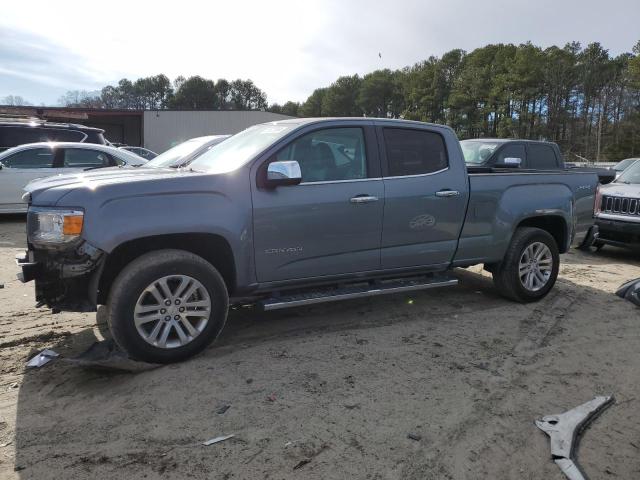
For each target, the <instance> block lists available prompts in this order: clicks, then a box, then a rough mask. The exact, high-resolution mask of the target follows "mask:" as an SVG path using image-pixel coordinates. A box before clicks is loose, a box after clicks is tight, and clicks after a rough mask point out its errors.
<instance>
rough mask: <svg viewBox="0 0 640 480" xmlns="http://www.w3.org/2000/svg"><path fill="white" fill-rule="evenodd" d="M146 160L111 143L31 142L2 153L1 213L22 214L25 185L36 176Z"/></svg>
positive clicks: (136, 164) (0, 175) (24, 206)
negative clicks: (111, 145) (110, 145)
mask: <svg viewBox="0 0 640 480" xmlns="http://www.w3.org/2000/svg"><path fill="white" fill-rule="evenodd" d="M145 163H147V162H146V160H145V159H143V158H141V157H139V156H138V155H135V154H133V153H131V152H127V151H126V150H119V149H117V148H114V147H109V146H107V145H97V144H91V143H73V142H42V143H29V144H26V145H20V146H18V147H13V148H10V149H8V150H5V151H4V152H2V153H0V213H22V212H26V211H27V204H26V203H24V202H23V201H22V195H23V193H24V191H23V188H24V186H25V185H26V184H27V183H29V182H30V181H31V180H35V179H36V178H42V177H48V176H51V175H57V174H61V173H75V172H82V171H84V170H88V169H93V168H103V167H117V166H139V165H144V164H145Z"/></svg>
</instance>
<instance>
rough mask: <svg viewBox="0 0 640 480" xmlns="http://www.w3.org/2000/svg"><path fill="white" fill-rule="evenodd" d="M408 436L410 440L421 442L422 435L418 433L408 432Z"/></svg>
mask: <svg viewBox="0 0 640 480" xmlns="http://www.w3.org/2000/svg"><path fill="white" fill-rule="evenodd" d="M407 438H408V439H409V440H415V441H416V442H419V441H420V440H422V435H418V434H417V433H408V434H407Z"/></svg>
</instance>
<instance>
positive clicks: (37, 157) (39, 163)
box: [2, 148, 55, 168]
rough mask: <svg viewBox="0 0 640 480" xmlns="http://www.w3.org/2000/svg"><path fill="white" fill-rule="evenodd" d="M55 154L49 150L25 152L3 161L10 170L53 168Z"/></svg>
mask: <svg viewBox="0 0 640 480" xmlns="http://www.w3.org/2000/svg"><path fill="white" fill-rule="evenodd" d="M54 154H55V152H54V151H53V150H51V149H49V148H35V149H33V150H23V151H21V152H17V153H14V154H13V155H11V156H9V157H7V158H5V159H4V160H2V164H3V165H4V166H5V167H8V168H51V167H53V157H54Z"/></svg>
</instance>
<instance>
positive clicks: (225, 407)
mask: <svg viewBox="0 0 640 480" xmlns="http://www.w3.org/2000/svg"><path fill="white" fill-rule="evenodd" d="M230 408H231V405H223V406H221V407H220V408H218V410H216V413H217V414H218V415H223V414H224V413H225V412H226V411H227V410H229V409H230Z"/></svg>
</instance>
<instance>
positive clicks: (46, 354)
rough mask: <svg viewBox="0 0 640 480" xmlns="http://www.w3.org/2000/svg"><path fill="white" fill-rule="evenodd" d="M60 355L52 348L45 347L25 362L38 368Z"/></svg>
mask: <svg viewBox="0 0 640 480" xmlns="http://www.w3.org/2000/svg"><path fill="white" fill-rule="evenodd" d="M59 356H60V355H59V354H57V353H56V352H54V351H53V350H49V349H45V350H42V351H41V352H40V353H39V354H37V355H36V356H35V357H33V358H32V359H31V360H29V361H28V362H27V367H32V368H34V367H35V368H40V367H42V366H43V365H46V364H47V363H49V362H50V361H51V360H53V359H54V358H57V357H59Z"/></svg>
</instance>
